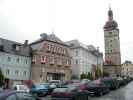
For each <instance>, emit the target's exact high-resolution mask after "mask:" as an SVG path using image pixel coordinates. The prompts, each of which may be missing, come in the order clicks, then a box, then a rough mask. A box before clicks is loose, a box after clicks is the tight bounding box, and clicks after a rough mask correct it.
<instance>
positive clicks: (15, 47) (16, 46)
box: [12, 44, 20, 51]
mask: <svg viewBox="0 0 133 100" xmlns="http://www.w3.org/2000/svg"><path fill="white" fill-rule="evenodd" d="M12 48H13V50H16V51H19V50H20V45H17V44H13V45H12Z"/></svg>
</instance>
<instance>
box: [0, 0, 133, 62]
mask: <svg viewBox="0 0 133 100" xmlns="http://www.w3.org/2000/svg"><path fill="white" fill-rule="evenodd" d="M109 3H110V4H111V8H112V10H113V13H114V19H115V20H116V21H117V22H118V25H119V29H120V43H121V54H122V61H124V60H131V61H133V37H132V36H133V35H132V34H133V25H132V24H133V11H132V9H133V6H132V4H133V2H132V0H0V37H3V38H6V39H10V40H14V41H18V42H23V41H24V40H26V39H28V40H29V41H30V42H32V41H34V40H36V39H38V38H39V37H40V34H41V33H48V34H51V33H52V30H53V31H54V33H55V34H56V36H58V37H59V38H60V39H61V40H63V41H68V40H72V39H78V40H79V41H81V42H82V43H84V44H87V45H88V44H93V45H94V46H99V47H100V51H102V52H104V41H103V40H104V37H103V36H104V33H103V26H104V24H105V22H106V21H107V18H108V17H107V12H108V9H109Z"/></svg>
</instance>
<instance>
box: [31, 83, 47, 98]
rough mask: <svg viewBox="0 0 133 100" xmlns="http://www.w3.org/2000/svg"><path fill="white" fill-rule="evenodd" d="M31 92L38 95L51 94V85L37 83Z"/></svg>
mask: <svg viewBox="0 0 133 100" xmlns="http://www.w3.org/2000/svg"><path fill="white" fill-rule="evenodd" d="M30 93H32V94H33V95H37V96H38V97H41V96H46V95H48V94H49V86H48V85H46V84H35V85H34V86H33V87H32V88H31V90H30Z"/></svg>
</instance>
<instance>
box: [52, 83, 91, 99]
mask: <svg viewBox="0 0 133 100" xmlns="http://www.w3.org/2000/svg"><path fill="white" fill-rule="evenodd" d="M51 97H52V100H88V99H89V96H88V95H87V93H85V92H82V91H79V89H78V88H76V87H74V86H67V87H61V88H56V89H54V91H53V92H52V94H51Z"/></svg>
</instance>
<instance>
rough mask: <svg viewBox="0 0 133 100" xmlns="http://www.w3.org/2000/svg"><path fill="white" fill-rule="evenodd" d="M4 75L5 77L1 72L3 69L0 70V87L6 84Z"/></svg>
mask: <svg viewBox="0 0 133 100" xmlns="http://www.w3.org/2000/svg"><path fill="white" fill-rule="evenodd" d="M4 79H5V78H4V75H3V73H2V71H1V69H0V86H3V84H4Z"/></svg>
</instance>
